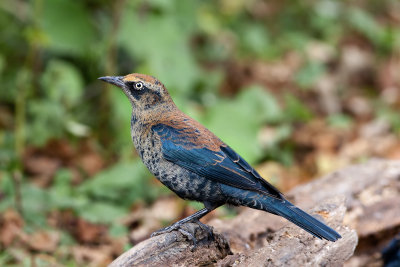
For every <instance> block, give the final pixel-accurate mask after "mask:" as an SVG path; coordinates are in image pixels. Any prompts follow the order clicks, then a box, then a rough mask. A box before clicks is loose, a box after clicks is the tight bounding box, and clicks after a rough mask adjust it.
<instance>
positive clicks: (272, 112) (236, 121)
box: [201, 86, 283, 162]
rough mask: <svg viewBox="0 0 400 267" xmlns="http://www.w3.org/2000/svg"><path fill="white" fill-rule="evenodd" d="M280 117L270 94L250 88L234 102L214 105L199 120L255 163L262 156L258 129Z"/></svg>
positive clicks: (276, 105) (221, 101)
mask: <svg viewBox="0 0 400 267" xmlns="http://www.w3.org/2000/svg"><path fill="white" fill-rule="evenodd" d="M249 103H251V104H250V105H249ZM282 115H283V114H282V112H281V110H280V107H279V105H278V103H277V102H276V100H275V98H274V97H273V96H272V95H271V94H269V93H268V92H267V91H265V90H263V89H262V88H260V87H259V86H252V87H250V88H246V89H245V90H243V91H242V93H240V94H239V95H238V96H237V97H236V98H235V99H229V100H228V99H220V100H219V101H217V102H215V104H214V105H213V106H211V107H210V108H209V109H208V112H207V113H206V114H205V115H204V117H203V118H201V121H202V122H203V123H204V124H206V125H207V126H208V127H209V128H210V129H211V130H212V131H213V132H214V133H215V134H216V135H217V136H219V137H220V138H221V139H222V140H224V142H226V143H227V144H230V145H231V146H232V147H233V148H234V149H235V150H237V152H238V153H239V154H241V155H242V156H243V157H244V158H245V159H246V160H248V161H249V162H255V161H257V160H259V159H260V158H261V157H262V155H263V153H262V149H261V148H260V146H259V145H258V142H257V132H258V129H260V127H261V126H262V125H263V124H264V123H266V122H277V121H279V120H280V119H281V117H282Z"/></svg>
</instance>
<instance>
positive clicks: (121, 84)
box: [99, 76, 125, 88]
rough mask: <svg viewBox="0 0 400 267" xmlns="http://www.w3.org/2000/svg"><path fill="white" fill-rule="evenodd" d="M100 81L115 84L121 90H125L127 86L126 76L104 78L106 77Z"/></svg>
mask: <svg viewBox="0 0 400 267" xmlns="http://www.w3.org/2000/svg"><path fill="white" fill-rule="evenodd" d="M99 80H102V81H105V82H108V83H111V84H114V85H116V86H118V87H121V88H123V87H124V86H125V83H124V76H104V77H100V78H99Z"/></svg>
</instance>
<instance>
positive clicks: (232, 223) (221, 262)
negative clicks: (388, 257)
mask: <svg viewBox="0 0 400 267" xmlns="http://www.w3.org/2000/svg"><path fill="white" fill-rule="evenodd" d="M399 195H400V161H384V160H371V161H368V162H366V163H364V164H361V165H356V166H351V167H348V168H345V169H342V170H340V171H337V172H334V173H332V174H329V175H327V176H325V177H323V178H320V179H317V180H315V181H313V182H311V183H308V184H305V185H301V186H298V187H296V188H295V189H294V190H292V191H291V192H289V193H288V194H287V197H289V198H290V199H291V200H292V201H293V202H294V203H296V205H298V206H299V207H301V208H303V209H305V210H307V211H309V212H311V213H312V214H314V215H315V216H317V217H319V218H320V219H323V220H324V221H325V222H326V223H327V224H328V225H330V226H331V227H333V228H334V229H336V230H338V232H339V233H340V234H341V235H342V238H341V239H340V240H338V241H337V242H334V243H332V242H328V241H323V240H319V239H317V238H313V237H312V236H310V235H309V234H308V233H306V232H305V231H303V230H301V229H300V228H298V227H296V226H294V225H292V224H291V223H288V222H287V221H286V220H284V219H282V218H280V217H278V216H274V215H271V214H268V213H266V212H262V211H256V210H252V209H245V210H244V211H243V212H241V213H240V214H239V215H238V216H236V217H235V218H234V219H231V220H217V219H216V220H213V221H211V222H210V224H211V225H213V226H214V238H210V237H209V236H208V235H207V233H206V232H204V231H203V230H202V228H200V227H198V226H197V225H196V224H188V225H187V226H186V227H187V230H188V231H190V232H192V233H194V234H195V235H196V237H197V238H198V239H199V244H198V246H197V247H196V248H195V249H194V250H193V251H192V248H193V242H192V241H191V240H188V238H187V237H185V236H184V235H182V234H181V233H180V232H171V233H168V234H164V235H160V236H156V237H153V238H150V239H147V240H145V241H143V242H141V243H139V244H137V245H136V246H134V247H133V248H131V249H130V250H128V251H127V252H125V253H124V254H122V255H121V256H120V257H118V258H117V259H116V260H115V261H114V262H113V263H112V264H111V265H110V266H141V265H142V266H166V265H168V266H196V265H197V266H198V265H209V264H215V265H217V266H261V265H263V266H264V265H265V266H300V265H311V266H315V265H317V266H318V265H323V266H342V265H343V264H345V265H346V266H361V265H363V264H365V263H366V262H368V261H371V260H375V262H376V261H379V249H380V247H382V246H384V245H385V244H386V243H385V242H386V240H389V239H390V238H391V237H393V236H394V235H395V233H396V231H399V229H400V208H399V207H400V206H399ZM310 208H311V210H310ZM346 210H347V211H346ZM345 225H348V226H350V227H352V228H354V229H356V231H357V233H358V236H359V238H360V243H359V245H358V247H357V250H356V255H355V256H353V257H352V258H351V259H350V260H349V261H347V262H346V260H348V259H349V258H350V257H351V256H352V255H353V251H354V249H355V247H356V245H357V234H356V232H355V231H354V230H351V229H350V227H348V226H345ZM371 240H372V241H373V242H372V241H371ZM372 252H373V253H372ZM376 259H378V260H376Z"/></svg>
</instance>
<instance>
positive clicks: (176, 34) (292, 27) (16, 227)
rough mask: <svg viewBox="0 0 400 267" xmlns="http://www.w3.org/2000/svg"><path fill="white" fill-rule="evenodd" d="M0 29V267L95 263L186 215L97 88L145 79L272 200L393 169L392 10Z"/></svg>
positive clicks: (116, 4)
mask: <svg viewBox="0 0 400 267" xmlns="http://www.w3.org/2000/svg"><path fill="white" fill-rule="evenodd" d="M0 31H1V34H0V83H1V86H0V213H1V215H0V265H1V266H4V265H19V266H29V265H30V264H35V266H49V265H51V264H53V265H52V266H54V265H56V266H57V264H59V265H68V266H75V265H81V266H86V265H89V264H91V265H93V266H98V265H102V264H107V263H109V262H110V261H111V260H112V259H113V258H115V257H116V256H118V255H119V254H121V253H122V252H123V251H124V250H126V249H128V248H129V247H131V246H132V245H133V244H136V243H137V242H140V241H141V240H143V239H146V238H148V236H149V234H150V233H151V232H152V231H154V230H156V229H159V228H160V227H162V226H166V225H168V224H170V223H171V222H174V221H176V220H178V219H180V218H183V217H184V216H187V215H189V214H191V213H193V212H194V211H195V210H196V209H199V208H201V205H199V204H196V203H191V202H187V201H183V200H180V199H178V198H177V197H175V196H174V195H173V193H171V192H169V191H168V190H167V189H166V188H164V187H163V186H162V185H161V184H160V183H159V182H158V181H157V180H156V179H154V178H153V177H152V176H151V174H150V173H149V172H148V171H147V169H146V168H145V167H144V165H142V163H141V162H140V160H139V158H138V156H137V154H136V151H134V149H133V145H132V143H131V137H130V109H131V108H130V104H129V102H128V100H127V99H126V97H125V95H124V94H123V93H122V92H121V91H119V90H118V89H117V88H115V87H112V86H109V85H107V84H105V83H102V82H100V81H98V80H97V78H98V77H100V76H105V75H125V74H128V73H132V72H140V73H146V74H150V75H153V76H155V77H157V78H159V79H160V80H161V81H162V82H163V83H164V84H165V85H166V87H167V88H168V90H169V91H170V93H171V95H172V97H173V98H174V100H175V102H176V104H177V105H178V106H179V107H180V108H181V109H182V110H183V111H184V112H186V113H188V114H189V115H191V116H192V117H194V118H196V119H197V120H198V121H200V122H201V123H203V124H204V125H206V126H207V127H208V128H209V129H210V130H212V131H213V132H214V133H216V134H217V135H218V136H219V137H220V138H221V139H222V140H224V141H225V142H226V143H228V144H229V145H230V146H231V147H233V148H234V149H235V150H236V151H237V152H239V154H241V155H242V156H243V157H244V158H245V159H246V160H247V161H248V162H249V163H251V164H252V165H253V166H255V167H256V169H257V170H258V171H259V172H260V173H261V174H262V175H263V176H264V177H267V178H268V180H269V181H270V182H271V183H273V184H274V185H276V186H277V187H278V188H279V189H281V190H282V191H284V192H285V191H287V190H289V189H290V188H292V187H294V186H296V185H297V184H300V183H304V182H307V181H309V180H311V179H315V178H317V177H320V176H322V175H324V174H326V173H329V172H332V171H334V170H336V169H338V168H341V167H344V166H347V165H349V164H353V163H359V162H363V161H365V160H367V159H369V158H372V157H381V158H388V159H400V138H399V136H400V135H399V133H400V116H399V112H400V2H399V1H397V0H381V1H374V0H369V1H368V0H364V1H363V0H359V1H333V0H309V1H300V0H299V1H297V0H291V1H267V0H265V1H263V0H219V1H211V0H208V1H200V0H197V1H179V0H171V1H169V0H149V1H134V0H132V1H130V0H116V1H106V0H85V1H70V0H31V1H23V0H2V1H1V2H0ZM237 212H238V209H234V208H229V207H223V208H219V209H218V210H216V211H214V212H213V213H211V214H210V215H209V216H208V217H206V218H205V221H207V220H209V219H210V218H213V217H216V216H218V217H224V218H227V217H231V216H234V215H235V214H236V213H237Z"/></svg>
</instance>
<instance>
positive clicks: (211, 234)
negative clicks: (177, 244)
mask: <svg viewBox="0 0 400 267" xmlns="http://www.w3.org/2000/svg"><path fill="white" fill-rule="evenodd" d="M193 222H194V223H197V224H198V225H199V226H200V228H201V229H203V230H204V231H205V232H207V235H208V238H210V239H211V238H213V237H214V232H213V228H212V226H208V225H207V224H204V223H202V222H201V221H199V220H196V221H193Z"/></svg>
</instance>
